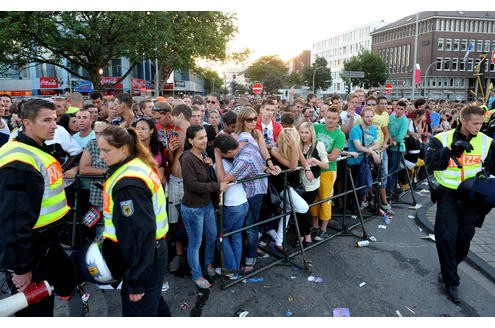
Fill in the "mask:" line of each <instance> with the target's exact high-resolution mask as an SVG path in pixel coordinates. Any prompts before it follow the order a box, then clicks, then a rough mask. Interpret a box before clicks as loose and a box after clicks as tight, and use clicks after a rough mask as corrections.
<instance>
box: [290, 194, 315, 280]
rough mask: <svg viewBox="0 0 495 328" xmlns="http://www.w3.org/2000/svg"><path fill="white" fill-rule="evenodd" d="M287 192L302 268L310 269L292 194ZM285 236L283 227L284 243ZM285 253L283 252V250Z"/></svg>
mask: <svg viewBox="0 0 495 328" xmlns="http://www.w3.org/2000/svg"><path fill="white" fill-rule="evenodd" d="M285 193H287V189H286V190H285ZM288 194H289V202H290V204H291V208H292V215H293V217H294V222H295V226H296V235H297V244H298V245H299V249H300V250H301V256H302V260H303V266H304V270H306V271H308V270H309V269H310V266H309V262H308V261H307V259H306V252H305V251H304V246H303V243H302V240H301V231H300V230H299V222H298V221H297V215H296V210H295V209H294V202H293V200H292V195H291V194H290V192H289V193H288ZM285 219H286V216H284V220H285ZM285 236H286V229H284V243H285ZM284 253H285V252H284Z"/></svg>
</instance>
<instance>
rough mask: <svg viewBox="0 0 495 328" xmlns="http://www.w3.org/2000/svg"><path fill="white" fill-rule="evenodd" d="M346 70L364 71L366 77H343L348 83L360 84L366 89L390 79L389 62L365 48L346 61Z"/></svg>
mask: <svg viewBox="0 0 495 328" xmlns="http://www.w3.org/2000/svg"><path fill="white" fill-rule="evenodd" d="M344 70H345V71H363V72H364V78H362V79H357V78H352V79H349V78H344V77H342V78H343V80H344V81H346V83H347V84H349V83H351V82H352V84H353V85H359V86H361V87H363V88H365V89H371V88H374V87H378V86H380V85H383V84H385V81H387V79H388V76H389V74H388V69H387V64H386V63H385V62H384V61H383V59H382V58H381V57H380V56H379V55H378V54H375V53H373V52H371V51H368V50H364V51H363V52H361V53H360V54H359V55H358V56H355V57H352V58H351V59H350V60H348V61H346V62H344Z"/></svg>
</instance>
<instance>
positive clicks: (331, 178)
mask: <svg viewBox="0 0 495 328" xmlns="http://www.w3.org/2000/svg"><path fill="white" fill-rule="evenodd" d="M336 178H337V171H326V172H321V175H320V188H319V189H318V195H317V196H316V199H315V202H318V201H320V200H323V199H327V198H330V197H332V196H333V185H334V183H335V179H336ZM310 213H311V216H312V217H315V216H317V217H319V218H320V220H322V221H328V220H330V219H331V218H332V200H331V199H329V200H328V201H326V202H323V203H321V204H319V205H315V206H313V207H311V209H310Z"/></svg>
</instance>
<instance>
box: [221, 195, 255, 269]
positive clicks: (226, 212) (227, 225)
mask: <svg viewBox="0 0 495 328" xmlns="http://www.w3.org/2000/svg"><path fill="white" fill-rule="evenodd" d="M248 210H249V205H248V203H247V202H246V203H244V204H241V205H238V206H224V207H223V234H226V233H228V232H231V231H234V230H238V229H241V228H242V227H243V226H244V221H245V219H246V215H247V213H248ZM241 258H242V232H237V233H235V234H233V235H230V236H227V237H224V238H223V265H224V268H225V269H228V270H238V269H239V268H240V266H241Z"/></svg>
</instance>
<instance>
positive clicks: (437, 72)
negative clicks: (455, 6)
mask: <svg viewBox="0 0 495 328" xmlns="http://www.w3.org/2000/svg"><path fill="white" fill-rule="evenodd" d="M416 18H417V19H416ZM416 20H417V23H416ZM416 25H417V26H418V29H417V30H418V33H417V52H416V63H417V64H419V69H420V81H419V83H417V84H415V85H414V89H415V92H414V95H411V92H412V83H413V81H414V82H417V79H416V78H414V73H413V71H415V70H414V68H415V65H414V64H415V63H414V55H415V50H416V49H415V44H416V41H415V40H416ZM494 35H495V12H493V11H466V12H462V11H424V12H420V13H418V14H417V15H416V14H414V15H410V16H407V17H404V18H401V19H399V20H398V21H396V22H393V23H391V24H388V25H386V26H383V27H382V28H380V29H377V30H375V31H374V32H371V38H372V45H371V49H372V51H373V52H375V53H378V54H379V55H380V56H381V57H382V59H383V60H384V61H385V62H386V63H387V65H388V70H389V74H390V76H389V79H388V81H387V83H388V84H391V85H392V87H393V88H392V92H391V93H390V96H391V97H396V98H400V97H407V98H411V96H412V98H417V97H426V98H431V99H440V98H442V99H447V100H465V99H468V100H472V99H473V98H474V96H473V93H474V94H476V95H478V96H482V95H486V92H487V88H488V85H489V84H490V82H492V81H493V79H494V78H495V65H494V63H493V61H492V59H491V57H492V53H493V51H495V37H494ZM483 57H485V58H483ZM480 62H481V64H480ZM477 65H478V66H477ZM477 69H478V70H477ZM477 73H479V75H476V74H477ZM478 77H479V78H478ZM482 90H483V92H482Z"/></svg>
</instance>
